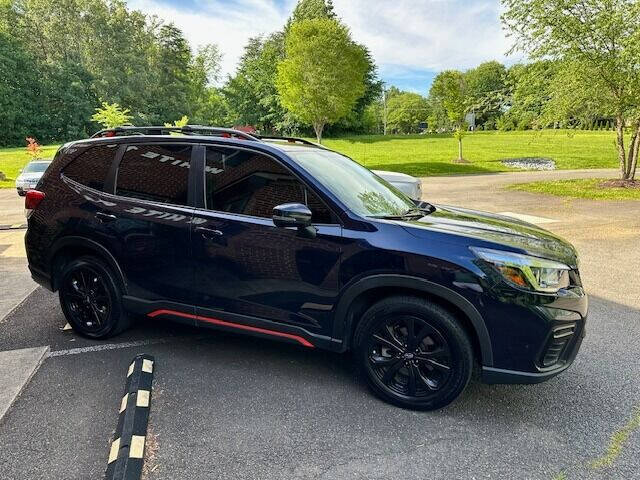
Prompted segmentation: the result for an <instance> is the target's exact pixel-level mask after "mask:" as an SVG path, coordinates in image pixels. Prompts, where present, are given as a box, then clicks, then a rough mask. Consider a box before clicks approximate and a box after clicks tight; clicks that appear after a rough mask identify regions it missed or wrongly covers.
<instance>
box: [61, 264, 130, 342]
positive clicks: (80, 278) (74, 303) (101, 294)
mask: <svg viewBox="0 0 640 480" xmlns="http://www.w3.org/2000/svg"><path fill="white" fill-rule="evenodd" d="M57 284H58V285H59V296H60V305H61V306H62V311H63V312H64V315H65V317H66V319H67V321H68V322H69V325H71V326H72V327H73V329H74V330H75V331H76V332H78V333H79V334H80V335H83V336H85V337H89V338H95V339H100V338H107V337H110V336H113V335H116V334H118V333H120V332H121V331H123V330H124V329H126V328H127V327H128V326H129V316H128V315H127V313H126V312H125V311H124V310H123V308H122V305H121V295H122V291H121V288H120V285H119V282H118V281H117V279H116V278H115V277H114V275H113V273H112V272H111V270H110V269H109V268H108V267H107V266H106V265H105V264H104V263H102V262H101V261H100V260H98V259H97V258H94V257H89V256H85V257H81V258H78V259H76V260H72V261H71V262H69V263H68V264H66V265H65V267H64V268H63V270H62V272H61V274H60V278H59V281H58V282H57Z"/></svg>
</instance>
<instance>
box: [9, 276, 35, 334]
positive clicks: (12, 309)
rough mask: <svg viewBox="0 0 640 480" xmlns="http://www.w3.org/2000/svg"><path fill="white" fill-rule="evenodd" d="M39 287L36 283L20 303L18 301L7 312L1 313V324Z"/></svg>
mask: <svg viewBox="0 0 640 480" xmlns="http://www.w3.org/2000/svg"><path fill="white" fill-rule="evenodd" d="M38 287H39V285H38V284H34V285H33V288H32V289H31V290H29V291H28V292H27V294H26V295H25V296H24V297H22V300H20V301H19V302H18V303H16V304H15V305H14V306H13V307H12V308H11V309H10V310H9V311H8V312H7V313H5V314H4V315H2V314H1V313H0V315H1V316H0V324H1V323H2V322H4V321H5V319H7V318H8V317H9V315H11V314H12V313H13V312H15V311H16V310H17V309H18V307H20V305H22V304H23V303H24V302H25V300H26V299H27V298H29V295H31V294H32V293H33V292H35V291H36V290H37V289H38Z"/></svg>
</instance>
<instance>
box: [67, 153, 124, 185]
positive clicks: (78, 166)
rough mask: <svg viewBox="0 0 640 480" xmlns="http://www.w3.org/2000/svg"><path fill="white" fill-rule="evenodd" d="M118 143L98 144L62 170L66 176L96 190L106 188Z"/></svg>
mask: <svg viewBox="0 0 640 480" xmlns="http://www.w3.org/2000/svg"><path fill="white" fill-rule="evenodd" d="M117 151H118V145H97V146H95V147H91V148H90V149H89V150H87V151H86V152H84V153H82V154H80V155H79V156H78V158H76V159H75V160H74V161H72V162H71V163H70V164H69V165H67V166H66V167H65V169H64V171H63V172H62V173H63V174H64V175H65V176H66V177H68V178H70V179H71V180H74V181H76V182H78V183H81V184H82V185H85V186H87V187H90V188H93V189H95V190H103V189H104V181H105V178H107V174H108V173H109V168H111V162H113V159H114V157H115V156H116V152H117Z"/></svg>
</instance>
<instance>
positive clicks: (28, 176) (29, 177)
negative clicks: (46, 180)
mask: <svg viewBox="0 0 640 480" xmlns="http://www.w3.org/2000/svg"><path fill="white" fill-rule="evenodd" d="M43 174H44V172H34V173H29V172H27V173H21V174H20V175H18V178H16V180H21V181H23V182H37V181H38V180H40V179H41V178H42V175H43Z"/></svg>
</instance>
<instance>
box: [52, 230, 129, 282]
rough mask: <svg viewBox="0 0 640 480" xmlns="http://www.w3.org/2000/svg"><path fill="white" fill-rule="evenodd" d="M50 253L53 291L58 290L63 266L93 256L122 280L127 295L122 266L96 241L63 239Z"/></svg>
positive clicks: (81, 238)
mask: <svg viewBox="0 0 640 480" xmlns="http://www.w3.org/2000/svg"><path fill="white" fill-rule="evenodd" d="M50 252H51V253H50V255H49V261H48V265H49V269H50V272H51V286H52V289H53V291H56V290H57V289H58V285H57V279H58V278H57V277H58V274H59V273H60V272H61V271H62V268H63V266H64V265H65V263H66V262H67V261H68V260H70V259H73V258H78V257H81V256H84V255H93V256H95V257H98V258H99V259H101V260H102V261H104V262H105V263H106V264H107V265H108V266H109V268H110V269H111V271H112V272H113V273H114V274H115V275H116V276H117V278H118V279H119V280H120V282H121V286H122V289H123V293H124V294H126V293H127V282H126V278H125V276H124V273H123V272H122V269H121V268H120V265H118V262H117V261H116V259H115V257H114V256H113V255H112V254H111V252H109V250H107V249H106V248H105V247H104V246H103V245H101V244H100V243H98V242H96V241H95V240H90V239H88V238H86V237H80V236H69V237H63V238H61V239H59V240H57V241H56V242H55V243H54V244H53V246H52V248H51V250H50Z"/></svg>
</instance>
